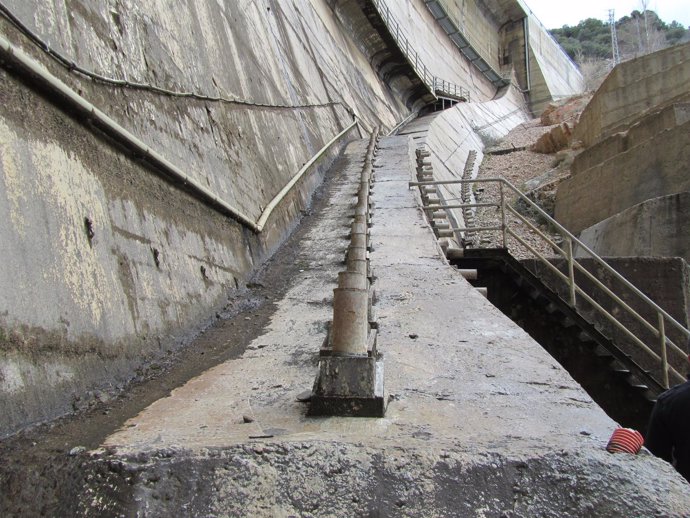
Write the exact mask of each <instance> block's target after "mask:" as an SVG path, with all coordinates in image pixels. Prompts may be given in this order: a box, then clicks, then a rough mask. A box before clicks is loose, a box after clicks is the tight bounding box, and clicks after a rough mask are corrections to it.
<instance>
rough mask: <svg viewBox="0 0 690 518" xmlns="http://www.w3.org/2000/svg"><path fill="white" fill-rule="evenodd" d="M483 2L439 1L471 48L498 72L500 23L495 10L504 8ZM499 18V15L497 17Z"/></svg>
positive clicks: (477, 0) (473, 0)
mask: <svg viewBox="0 0 690 518" xmlns="http://www.w3.org/2000/svg"><path fill="white" fill-rule="evenodd" d="M487 3H488V2H485V1H484V0H440V4H441V5H443V7H444V8H445V11H446V13H448V15H449V17H450V18H451V19H452V20H453V23H454V24H455V26H456V27H457V28H458V30H459V31H460V32H461V33H462V35H463V36H464V37H465V39H466V40H467V41H468V42H469V43H470V45H471V46H472V48H473V49H474V50H475V51H476V52H477V53H478V54H479V55H480V56H481V57H482V58H483V59H484V61H486V62H487V63H488V64H489V66H491V67H492V68H493V69H494V70H500V68H501V65H500V63H499V56H500V55H501V50H502V49H501V45H502V42H501V33H500V25H501V24H500V22H499V19H498V16H497V14H498V13H497V14H494V11H495V10H501V11H502V10H503V8H504V6H494V5H487ZM499 16H500V15H499Z"/></svg>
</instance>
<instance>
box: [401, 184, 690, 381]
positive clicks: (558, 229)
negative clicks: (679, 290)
mask: <svg viewBox="0 0 690 518" xmlns="http://www.w3.org/2000/svg"><path fill="white" fill-rule="evenodd" d="M480 183H484V184H494V185H497V186H498V198H499V199H498V200H497V201H495V202H487V203H459V204H453V205H442V204H435V205H426V206H424V209H425V210H428V211H432V210H452V209H456V208H462V209H466V208H486V207H495V208H496V209H498V212H499V215H498V217H499V218H500V220H499V221H498V222H497V224H496V225H489V226H483V227H482V226H477V227H466V228H454V229H452V230H454V231H455V232H458V233H465V232H474V233H482V232H500V237H499V243H500V244H501V245H502V246H503V248H504V249H506V250H508V252H509V253H511V255H515V254H513V253H512V252H511V247H512V246H513V244H514V243H515V244H517V245H519V246H520V247H522V248H523V249H525V250H527V251H529V255H531V257H533V258H535V259H537V260H538V261H539V263H541V264H542V265H544V266H545V267H546V271H548V272H550V273H551V274H552V275H555V277H556V278H558V279H560V280H561V281H563V282H564V283H565V286H566V287H567V292H566V294H565V296H563V294H562V293H561V294H559V296H560V297H561V298H562V299H563V300H564V302H565V303H567V304H568V305H569V306H570V307H571V308H572V309H574V310H575V311H576V312H577V313H578V314H580V315H581V316H583V318H585V319H587V320H588V321H589V319H588V318H587V317H586V315H584V314H583V311H582V307H581V306H582V304H581V301H585V302H586V303H587V304H588V305H589V307H590V308H592V309H593V310H594V313H596V314H598V315H599V316H600V317H603V318H604V320H605V321H607V322H608V323H609V324H611V325H612V326H613V329H614V330H617V331H619V332H621V333H622V335H623V336H624V337H625V338H627V339H628V340H629V341H630V343H632V344H634V346H636V347H637V348H638V350H639V351H641V352H642V353H644V355H646V356H647V359H648V360H650V361H651V362H652V363H653V364H654V365H655V367H657V368H658V370H659V371H660V372H661V378H662V379H661V380H657V381H658V382H659V384H660V385H661V386H663V387H664V388H669V386H670V384H671V382H672V381H673V382H674V383H675V382H683V381H685V376H683V375H682V374H681V373H680V372H678V370H676V369H675V368H674V367H673V365H671V362H670V361H669V356H670V355H676V358H677V360H678V363H677V364H678V365H680V364H684V363H685V358H686V356H687V352H685V351H684V350H683V349H682V348H681V347H679V346H678V345H676V344H675V343H674V342H673V341H672V340H671V339H670V338H669V332H668V331H667V329H668V328H671V329H674V330H675V335H676V336H680V337H682V339H684V340H686V341H687V340H688V338H689V337H690V331H689V330H688V329H686V328H685V327H684V326H683V325H682V324H680V323H679V322H678V321H677V320H676V319H675V318H673V317H672V316H671V315H670V314H669V313H668V312H667V311H665V310H664V309H663V308H661V307H660V306H658V305H657V304H656V303H655V302H654V301H653V300H651V299H650V298H649V297H648V296H647V295H645V294H644V293H642V292H641V291H640V290H639V289H638V288H637V287H636V286H634V285H633V284H632V283H630V282H629V281H628V280H627V279H626V278H625V277H623V276H622V275H621V274H620V273H618V272H617V271H616V270H615V269H613V268H612V267H611V266H610V265H609V264H608V263H607V262H606V261H605V260H604V259H602V258H601V257H599V256H598V255H597V254H596V253H594V252H593V251H592V250H591V249H590V248H589V247H588V246H587V245H585V244H584V243H583V242H582V241H580V240H579V239H577V238H576V237H575V236H574V235H573V234H571V233H570V232H569V231H568V230H567V229H566V228H565V227H563V226H562V225H561V224H559V223H558V222H557V221H556V220H554V219H553V218H552V217H551V216H549V215H548V214H547V213H546V212H545V211H544V210H542V209H541V207H539V206H538V205H537V204H536V203H534V202H533V201H532V200H531V199H530V198H529V197H527V196H526V195H525V194H524V193H522V192H521V191H520V190H519V189H518V188H517V187H515V186H514V185H513V184H511V183H510V182H509V181H507V180H505V179H503V178H484V179H472V180H448V181H428V182H411V183H410V186H411V187H412V186H424V185H450V184H480ZM511 193H512V194H513V195H514V196H515V197H516V199H517V200H520V203H522V204H525V205H526V206H527V207H528V208H529V210H530V211H533V212H534V213H536V214H538V215H539V217H540V218H542V220H543V221H544V222H545V223H546V225H548V226H549V227H550V228H551V229H553V231H554V232H555V233H557V234H558V235H560V237H561V239H562V241H561V243H560V244H559V243H557V242H556V240H555V239H554V238H553V237H552V236H549V235H547V234H546V233H545V232H543V231H542V230H541V229H540V228H539V226H538V224H535V223H534V222H533V221H531V220H530V219H529V218H528V217H526V216H524V215H523V214H522V213H521V212H520V211H519V210H517V209H516V208H515V207H514V206H513V205H511V204H509V199H508V198H509V194H511ZM508 215H510V216H512V217H513V218H517V219H516V221H519V222H521V224H522V225H526V226H527V228H528V229H529V230H530V231H531V233H532V235H535V236H538V238H539V239H540V240H541V241H542V242H543V243H545V244H546V245H548V247H549V248H550V249H551V250H553V251H554V252H555V253H556V254H558V255H559V256H561V257H562V258H564V259H565V262H566V266H567V268H566V269H565V271H562V270H561V269H559V268H558V267H557V266H556V264H554V263H555V261H554V259H558V257H556V258H553V257H552V258H547V257H546V255H545V254H544V253H542V252H540V251H538V250H537V247H535V246H533V245H532V244H530V243H528V242H527V240H525V239H524V238H523V237H522V236H521V235H520V232H516V231H515V230H514V228H513V225H512V224H511V221H510V220H509V219H508V217H507V216H508ZM509 238H512V239H509ZM511 241H512V243H511ZM575 246H577V247H578V250H580V251H582V252H583V253H584V254H585V255H586V256H588V257H589V258H590V259H591V260H592V261H593V262H594V264H596V265H597V266H598V267H600V268H603V270H604V272H605V273H606V274H607V275H608V276H610V277H611V278H613V279H615V280H616V281H617V282H618V283H620V284H621V285H622V286H623V287H624V289H625V290H626V291H627V292H628V293H630V294H632V295H633V296H634V297H635V300H634V302H633V301H629V302H626V301H624V300H623V298H622V297H621V296H620V295H619V294H617V293H614V291H613V290H612V289H611V288H610V287H608V286H606V285H605V284H604V283H602V282H601V281H600V280H599V279H598V278H597V277H596V276H595V275H594V274H593V273H592V272H590V271H589V270H588V269H587V268H585V266H583V264H581V261H580V260H579V259H581V258H579V257H578V258H576V257H575V255H574V253H573V250H574V248H575ZM578 277H579V278H580V282H578V280H577V278H578ZM582 280H584V281H585V282H587V283H591V285H593V286H594V287H596V289H598V290H600V292H602V293H603V294H605V295H606V296H607V297H608V298H609V300H610V301H612V302H613V304H614V306H615V308H614V309H613V310H611V311H609V310H607V309H606V308H604V306H603V303H602V301H601V300H600V301H597V300H595V298H594V297H593V296H592V294H591V292H588V291H587V290H585V288H584V287H583V284H584V283H583V282H582ZM633 305H635V306H638V307H639V308H644V310H636V309H633V307H632V306H633ZM641 312H642V313H645V314H647V315H655V317H654V318H651V319H650V318H649V317H644V316H642V315H641V314H640V313H641ZM624 315H627V316H628V317H629V318H628V321H630V318H631V319H632V320H631V321H633V322H637V324H639V326H631V325H629V324H626V319H625V318H623V316H624ZM590 323H592V324H594V323H593V322H590ZM595 327H596V326H595ZM643 331H645V332H646V333H647V337H649V336H651V337H652V340H656V342H657V344H658V347H657V351H655V350H653V349H652V348H651V347H650V346H649V345H648V344H647V343H645V336H644V335H645V332H643Z"/></svg>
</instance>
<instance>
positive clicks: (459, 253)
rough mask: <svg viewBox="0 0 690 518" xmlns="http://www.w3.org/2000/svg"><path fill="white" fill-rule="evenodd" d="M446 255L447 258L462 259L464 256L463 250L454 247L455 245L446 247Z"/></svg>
mask: <svg viewBox="0 0 690 518" xmlns="http://www.w3.org/2000/svg"><path fill="white" fill-rule="evenodd" d="M446 257H447V258H448V259H451V260H452V259H462V258H463V257H465V250H464V249H462V248H455V247H453V248H448V250H446Z"/></svg>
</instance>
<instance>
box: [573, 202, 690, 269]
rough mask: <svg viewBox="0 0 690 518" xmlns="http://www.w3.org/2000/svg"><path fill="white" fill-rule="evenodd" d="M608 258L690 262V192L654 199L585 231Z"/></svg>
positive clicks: (593, 245) (588, 240)
mask: <svg viewBox="0 0 690 518" xmlns="http://www.w3.org/2000/svg"><path fill="white" fill-rule="evenodd" d="M580 239H581V240H582V241H583V242H584V243H585V244H586V245H587V246H588V247H589V248H591V249H592V250H594V252H596V253H597V254H598V255H602V256H606V257H631V256H649V257H682V258H684V259H685V260H686V261H687V262H689V263H690V192H682V193H679V194H672V195H670V196H662V197H659V198H653V199H651V200H647V201H645V202H643V203H640V204H638V205H635V206H634V207H631V208H629V209H627V210H625V211H623V212H620V213H618V214H616V215H615V216H611V217H610V218H607V219H605V220H604V221H601V222H599V223H597V224H596V225H593V226H591V227H589V228H587V229H585V230H583V231H582V233H581V234H580Z"/></svg>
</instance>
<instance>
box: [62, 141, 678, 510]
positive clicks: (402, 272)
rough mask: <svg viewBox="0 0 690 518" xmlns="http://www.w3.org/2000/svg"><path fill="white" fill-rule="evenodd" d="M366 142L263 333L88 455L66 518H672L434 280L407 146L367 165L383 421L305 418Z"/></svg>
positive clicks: (577, 398)
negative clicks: (371, 178)
mask: <svg viewBox="0 0 690 518" xmlns="http://www.w3.org/2000/svg"><path fill="white" fill-rule="evenodd" d="M367 146H368V141H367V140H362V141H357V142H354V143H352V144H351V145H350V146H349V147H348V148H347V149H346V151H345V152H344V158H343V159H341V160H340V161H339V162H337V166H336V168H335V169H334V170H332V171H331V173H330V175H331V177H332V179H331V180H330V181H331V182H332V183H331V187H330V190H329V193H328V196H329V199H328V201H327V203H324V204H322V205H323V210H321V211H320V212H319V213H318V214H317V215H316V217H315V218H314V221H313V225H312V226H311V227H310V228H309V229H308V231H307V232H305V233H304V234H303V237H302V239H301V241H300V243H299V250H298V253H297V261H299V263H300V265H301V268H300V271H299V274H297V275H295V277H294V278H293V279H292V280H291V284H290V287H289V289H288V291H287V293H286V294H285V295H284V296H283V297H282V298H281V299H280V300H277V301H276V302H275V312H274V314H273V316H272V318H271V320H270V323H269V324H268V325H267V326H266V328H265V329H264V331H263V333H261V335H260V336H258V337H257V338H256V339H255V340H253V342H252V343H251V344H250V345H249V347H248V348H247V350H246V351H245V353H244V354H243V355H242V356H241V357H239V358H237V359H232V360H229V361H226V362H224V363H222V364H220V365H218V366H216V367H214V368H211V369H209V370H208V371H206V372H204V373H203V374H201V375H199V376H198V377H196V378H194V379H191V380H190V381H189V382H187V383H186V384H184V385H183V386H180V387H178V388H176V389H175V390H173V391H172V393H171V394H170V395H169V397H165V398H163V399H160V400H158V401H156V402H155V403H153V404H151V405H150V406H149V407H148V408H146V409H145V410H144V411H142V412H141V413H140V414H139V415H137V416H136V417H133V418H132V419H130V420H129V421H128V422H127V423H126V424H125V425H124V427H123V428H122V429H120V430H119V431H117V432H116V433H113V434H112V435H110V436H109V437H108V438H107V439H106V440H105V442H104V444H103V446H102V448H100V449H97V450H95V451H93V452H90V453H86V454H85V455H84V461H83V462H82V463H81V465H80V468H79V469H81V470H83V471H84V472H85V473H86V474H85V475H84V477H83V480H84V484H83V487H81V488H79V489H78V490H76V493H75V494H73V495H70V498H74V499H76V501H77V502H78V503H77V504H75V514H83V515H86V514H89V515H99V516H116V515H126V516H135V515H141V516H143V515H146V516H182V515H184V516H286V517H287V516H487V517H488V516H492V517H498V516H583V517H584V516H687V512H688V509H690V492H689V491H688V489H687V484H686V483H685V482H684V481H683V479H682V478H680V476H679V475H677V474H676V473H675V472H674V471H673V468H672V467H671V466H670V465H667V464H665V463H664V462H662V461H660V460H657V459H655V458H654V457H652V456H650V455H646V454H641V455H638V456H631V455H624V454H617V455H611V454H608V453H606V451H605V445H606V443H607V440H608V438H609V436H610V435H611V432H612V431H613V430H614V429H615V426H616V423H615V422H613V421H612V420H611V419H610V418H608V417H607V416H606V415H605V414H604V412H603V411H602V410H601V409H600V408H599V407H598V406H597V405H596V404H594V402H593V401H592V400H591V398H590V397H589V396H588V395H587V394H586V393H585V392H584V390H583V389H582V388H581V387H580V386H579V385H578V384H577V383H575V382H574V381H573V379H572V378H571V377H570V376H569V375H568V374H567V373H566V372H565V371H564V370H563V369H562V368H561V367H560V366H559V365H558V364H557V363H556V361H555V360H553V359H552V358H551V357H550V356H549V355H548V354H547V353H546V352H545V351H544V350H543V349H542V348H541V347H540V346H539V345H538V344H537V343H536V342H534V341H533V340H532V339H531V338H530V337H529V336H528V335H527V334H526V333H525V332H523V331H522V330H521V329H520V328H518V327H517V326H516V325H515V324H513V323H512V322H511V321H510V320H509V319H508V318H507V317H505V316H504V315H503V314H502V313H501V312H500V311H499V310H498V309H496V308H495V307H494V306H492V305H491V304H490V303H489V302H488V301H487V300H486V299H485V298H484V297H482V296H481V295H480V294H478V293H477V292H476V291H475V290H474V289H473V288H472V286H471V285H470V284H469V283H468V282H467V281H466V280H465V279H464V278H463V276H462V275H461V274H460V273H459V272H458V271H457V270H455V269H454V268H452V267H451V266H449V265H448V264H447V262H446V260H445V259H444V257H443V253H442V251H441V249H440V247H439V245H438V242H437V240H436V238H435V236H434V233H433V231H432V229H431V227H430V226H429V225H428V224H427V223H426V220H425V218H424V214H423V212H422V210H421V209H420V208H419V207H420V202H421V200H420V199H419V198H418V196H419V194H418V193H417V192H416V191H415V190H410V189H408V182H409V181H410V180H411V179H413V178H414V175H415V157H414V153H413V151H412V149H411V147H410V145H409V140H408V138H407V137H387V138H383V139H381V141H380V142H379V151H378V154H377V156H376V159H375V161H374V164H373V167H374V172H375V175H376V183H375V188H374V191H373V194H372V199H373V201H374V203H375V206H376V212H375V224H374V225H373V226H372V227H371V233H370V243H371V247H372V251H371V253H370V258H371V262H372V264H374V265H375V268H376V269H375V274H376V281H375V286H376V293H377V301H376V307H377V311H378V340H377V348H378V350H379V351H380V352H381V353H382V354H383V358H384V362H385V372H386V374H385V387H386V398H387V403H388V406H387V410H386V414H385V417H383V418H361V417H308V416H307V405H306V404H305V403H304V402H302V401H301V400H304V399H306V398H305V397H304V396H302V395H301V394H302V393H303V392H304V391H308V390H310V389H311V387H312V385H313V382H314V378H315V375H316V372H317V360H318V356H319V350H320V348H321V346H322V343H323V340H324V337H325V335H326V324H327V322H329V321H330V320H331V318H332V302H333V300H332V298H333V289H334V288H335V287H336V285H337V282H338V272H340V271H342V270H343V267H344V263H343V258H344V254H345V249H346V248H347V246H348V245H349V243H350V239H349V234H350V230H351V224H352V211H353V208H354V207H355V205H356V204H357V199H358V198H357V192H358V190H359V186H360V178H361V171H362V166H363V163H364V156H365V153H366V149H367Z"/></svg>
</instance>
